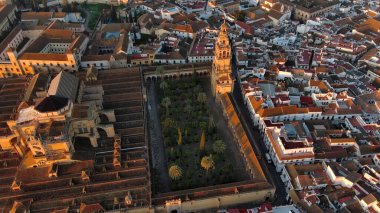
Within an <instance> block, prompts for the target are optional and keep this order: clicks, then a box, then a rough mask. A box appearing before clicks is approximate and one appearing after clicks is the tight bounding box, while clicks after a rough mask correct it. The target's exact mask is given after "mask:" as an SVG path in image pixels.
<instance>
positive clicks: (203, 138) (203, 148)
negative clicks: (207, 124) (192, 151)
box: [199, 130, 206, 151]
mask: <svg viewBox="0 0 380 213" xmlns="http://www.w3.org/2000/svg"><path fill="white" fill-rule="evenodd" d="M205 145H206V135H205V131H204V130H202V135H201V142H200V144H199V149H200V150H201V151H204V150H205Z"/></svg>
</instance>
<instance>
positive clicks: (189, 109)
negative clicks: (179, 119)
mask: <svg viewBox="0 0 380 213" xmlns="http://www.w3.org/2000/svg"><path fill="white" fill-rule="evenodd" d="M183 110H184V111H185V112H186V113H187V114H190V113H191V111H193V107H192V106H191V105H190V104H186V106H185V108H183Z"/></svg>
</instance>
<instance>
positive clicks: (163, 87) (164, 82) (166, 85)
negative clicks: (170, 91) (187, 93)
mask: <svg viewBox="0 0 380 213" xmlns="http://www.w3.org/2000/svg"><path fill="white" fill-rule="evenodd" d="M168 87H169V85H168V83H166V81H162V82H161V83H160V89H162V90H163V91H164V95H165V90H166V89H167V88H168Z"/></svg>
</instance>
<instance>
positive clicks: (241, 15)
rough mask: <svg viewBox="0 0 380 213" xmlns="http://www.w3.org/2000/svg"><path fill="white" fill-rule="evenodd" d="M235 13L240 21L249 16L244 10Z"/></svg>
mask: <svg viewBox="0 0 380 213" xmlns="http://www.w3.org/2000/svg"><path fill="white" fill-rule="evenodd" d="M234 15H235V17H236V19H237V20H239V21H245V17H246V16H247V14H246V13H245V12H244V11H237V12H236V13H235V14H234Z"/></svg>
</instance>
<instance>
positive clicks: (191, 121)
mask: <svg viewBox="0 0 380 213" xmlns="http://www.w3.org/2000/svg"><path fill="white" fill-rule="evenodd" d="M209 84H210V82H209V79H205V78H193V79H183V80H165V81H161V82H158V83H157V84H156V91H157V95H158V100H157V101H158V104H159V105H160V110H159V117H160V121H161V130H162V137H163V141H164V147H165V155H166V160H167V167H168V168H167V171H166V172H168V176H169V181H170V183H169V187H170V190H172V191H175V190H183V189H191V188H197V187H203V186H211V185H217V184H224V183H230V182H234V181H239V180H240V179H241V178H240V176H241V175H239V174H238V173H239V172H237V171H236V168H237V166H236V162H235V160H234V157H233V156H234V153H232V152H233V150H232V147H231V145H230V144H231V141H232V140H231V138H228V137H227V138H226V137H225V136H224V135H225V134H221V133H222V131H229V130H228V129H227V126H226V125H224V126H223V125H222V127H220V126H221V125H216V124H217V123H216V120H218V121H219V122H220V120H222V121H223V122H224V120H223V119H221V118H217V119H216V118H215V115H214V116H213V113H211V110H212V107H214V108H216V107H219V106H218V105H216V104H215V102H214V101H213V100H212V98H211V97H210V94H209V93H210V92H209V91H207V90H209ZM218 126H219V127H218Z"/></svg>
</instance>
